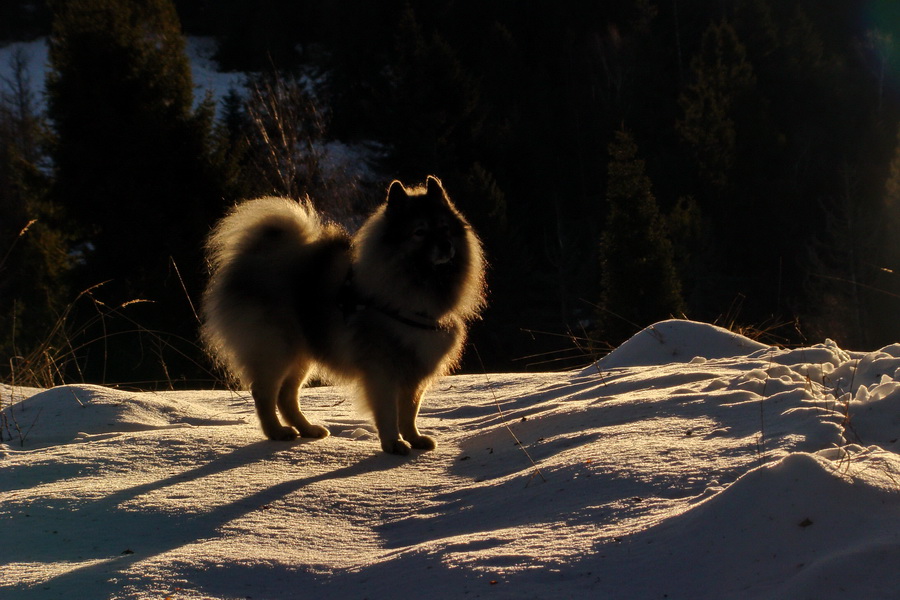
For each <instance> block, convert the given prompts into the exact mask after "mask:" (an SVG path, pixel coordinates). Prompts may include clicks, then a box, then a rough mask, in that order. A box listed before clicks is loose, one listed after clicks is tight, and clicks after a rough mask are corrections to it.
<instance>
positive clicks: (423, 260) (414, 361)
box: [202, 177, 484, 454]
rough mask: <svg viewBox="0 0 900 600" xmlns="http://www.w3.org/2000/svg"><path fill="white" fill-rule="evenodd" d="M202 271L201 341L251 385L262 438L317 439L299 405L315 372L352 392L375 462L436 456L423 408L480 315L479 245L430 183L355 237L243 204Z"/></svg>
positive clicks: (277, 201) (394, 200)
mask: <svg viewBox="0 0 900 600" xmlns="http://www.w3.org/2000/svg"><path fill="white" fill-rule="evenodd" d="M207 258H208V262H209V266H210V271H211V276H210V281H209V285H208V286H207V289H206V292H205V294H204V298H203V316H204V324H203V327H202V336H203V339H204V342H205V343H206V345H207V348H208V350H209V351H210V353H211V354H212V355H213V356H214V357H215V358H216V359H217V360H218V361H219V362H220V363H222V364H223V365H224V366H225V367H226V368H227V369H228V370H229V371H230V372H231V373H232V374H233V375H235V376H236V377H237V378H238V379H239V380H240V381H241V382H242V383H243V384H244V385H249V387H250V390H251V392H252V395H253V400H254V402H255V403H256V411H257V414H258V416H259V420H260V423H261V425H262V429H263V432H264V433H265V435H266V436H268V437H269V438H270V439H273V440H291V439H294V438H295V437H296V436H297V434H298V432H299V435H301V436H303V437H313V438H321V437H325V436H327V435H328V430H327V429H326V428H325V427H322V426H320V425H314V424H312V423H310V422H309V421H308V420H307V418H306V417H305V416H304V415H303V413H302V412H301V410H300V406H299V403H298V398H297V393H298V389H299V388H300V386H301V385H303V382H304V381H305V380H306V378H307V377H308V376H309V374H310V373H311V372H312V370H313V369H316V370H317V372H318V373H320V374H322V375H324V376H326V377H330V378H331V379H333V380H340V381H350V382H355V383H358V384H359V392H360V394H361V396H362V397H363V399H364V401H365V404H364V406H365V407H367V408H368V409H369V410H371V412H372V415H373V417H374V420H375V425H376V427H377V428H378V435H379V438H380V439H381V447H382V449H384V451H385V452H390V453H395V454H407V453H408V452H409V450H410V447H413V448H419V449H423V450H429V449H432V448H434V440H433V439H432V438H430V437H428V436H425V435H422V434H421V433H419V430H418V429H417V427H416V416H417V414H418V411H419V403H420V402H421V399H422V394H423V393H424V391H425V389H426V387H427V386H428V384H429V382H430V381H431V380H433V379H434V378H435V377H438V376H440V375H443V374H445V373H447V372H448V371H449V370H450V369H451V368H453V367H454V366H455V365H456V364H457V362H458V360H459V357H460V355H461V354H462V348H463V343H464V341H465V338H466V328H467V322H468V321H470V320H472V319H473V318H476V317H477V316H478V314H479V312H480V310H481V308H482V307H483V305H484V261H483V257H482V251H481V243H480V241H479V240H478V237H477V236H476V235H475V233H474V232H473V231H472V228H471V227H470V226H469V224H468V222H466V220H465V218H464V217H463V216H462V215H461V214H460V213H459V212H458V211H457V209H456V208H455V207H454V205H453V204H452V202H451V201H450V199H449V198H448V196H447V194H446V192H445V191H444V188H443V186H442V185H441V182H440V181H439V180H438V179H437V178H435V177H428V179H427V181H426V184H425V186H423V187H420V188H415V189H407V188H405V187H404V186H403V185H402V184H401V183H400V182H398V181H395V182H393V183H392V184H391V186H390V188H389V190H388V197H387V201H386V202H385V203H384V204H383V205H381V206H380V207H379V208H378V209H377V210H376V211H375V212H374V213H373V214H372V215H371V216H370V217H369V218H368V220H367V221H366V222H365V223H364V224H363V226H362V227H361V228H360V230H359V232H358V233H357V234H356V235H355V236H353V237H351V236H350V235H348V234H347V232H346V231H344V230H343V229H342V228H340V227H339V226H337V225H334V224H326V223H323V221H322V220H321V219H320V218H319V216H318V215H317V214H316V213H315V211H314V210H313V209H312V207H311V206H309V204H308V203H306V204H303V203H298V202H295V201H293V200H289V199H285V198H271V197H270V198H260V199H257V200H250V201H247V202H244V203H242V204H239V205H238V206H236V207H235V208H234V209H232V211H231V212H230V213H229V214H228V215H227V216H225V218H223V219H222V220H221V221H220V222H219V223H218V225H217V226H216V227H215V229H214V230H213V231H212V233H211V235H210V236H209V239H208V241H207ZM276 408H277V410H276ZM278 412H280V413H281V419H283V421H284V422H285V423H286V424H283V423H282V421H281V420H280V419H279V417H278V414H277V413H278ZM401 436H402V437H401Z"/></svg>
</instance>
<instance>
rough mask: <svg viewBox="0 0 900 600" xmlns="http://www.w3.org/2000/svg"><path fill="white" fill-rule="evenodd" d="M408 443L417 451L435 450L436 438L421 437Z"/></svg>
mask: <svg viewBox="0 0 900 600" xmlns="http://www.w3.org/2000/svg"><path fill="white" fill-rule="evenodd" d="M407 441H408V442H409V445H410V446H412V447H413V448H415V449H416V450H434V448H435V445H436V444H435V443H434V438H432V437H429V436H427V435H419V436H416V437H414V438H412V439H409V440H407Z"/></svg>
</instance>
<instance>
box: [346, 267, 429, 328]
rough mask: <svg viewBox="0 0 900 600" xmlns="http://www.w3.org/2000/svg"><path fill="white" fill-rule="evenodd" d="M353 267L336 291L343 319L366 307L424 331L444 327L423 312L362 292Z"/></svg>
mask: <svg viewBox="0 0 900 600" xmlns="http://www.w3.org/2000/svg"><path fill="white" fill-rule="evenodd" d="M353 279H354V278H353V269H352V268H351V269H350V270H348V271H347V277H346V278H344V283H343V284H342V285H341V289H340V292H339V293H338V307H339V308H340V309H341V312H343V313H344V319H345V320H346V319H348V318H350V316H351V315H353V314H355V313H357V312H361V311H364V310H367V309H371V310H375V311H378V312H380V313H381V314H383V315H384V316H386V317H390V318H391V319H393V320H394V321H397V322H398V323H402V324H403V325H406V326H407V327H413V328H415V329H423V330H425V331H442V330H444V329H445V327H443V326H442V325H441V324H440V322H439V321H438V320H437V319H436V318H435V317H434V316H432V315H429V314H428V313H424V312H415V313H406V312H404V311H400V310H397V309H395V308H393V307H391V306H388V305H386V304H384V303H383V302H379V301H377V300H375V299H374V298H372V297H370V296H367V295H365V294H363V293H362V292H361V291H360V290H359V288H358V287H357V286H356V284H355V283H354V281H353Z"/></svg>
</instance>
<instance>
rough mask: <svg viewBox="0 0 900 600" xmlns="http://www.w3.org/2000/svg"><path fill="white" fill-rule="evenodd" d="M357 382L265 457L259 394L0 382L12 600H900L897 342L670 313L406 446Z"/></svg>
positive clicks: (487, 389)
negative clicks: (421, 448)
mask: <svg viewBox="0 0 900 600" xmlns="http://www.w3.org/2000/svg"><path fill="white" fill-rule="evenodd" d="M345 392H346V390H343V389H340V388H333V387H319V388H312V389H307V390H304V391H303V392H302V400H303V403H304V406H305V409H306V410H307V412H308V414H309V415H310V416H311V417H312V418H313V419H314V420H315V421H317V422H321V423H324V424H326V425H328V426H329V427H330V429H331V432H332V436H331V437H330V438H327V439H325V440H318V441H297V442H290V443H275V442H269V441H265V440H263V439H262V436H261V434H260V432H259V429H258V427H257V425H256V422H255V417H254V415H253V409H252V402H251V401H250V400H249V397H248V395H247V394H246V393H245V392H239V393H232V392H212V391H191V392H132V391H126V390H115V389H110V388H105V387H100V386H88V385H73V386H62V387H58V388H54V389H50V390H25V389H21V388H10V387H0V404H2V406H3V407H4V410H3V412H2V417H0V423H2V424H3V429H2V432H3V439H4V444H3V445H2V446H0V519H2V520H3V523H4V527H3V529H2V532H3V543H2V544H0V597H4V598H5V597H15V598H23V599H52V598H70V597H73V595H74V596H77V597H85V598H116V599H143V598H167V597H170V598H179V599H182V598H183V599H200V598H214V599H222V600H225V599H227V600H236V599H244V598H253V599H254V600H260V599H280V598H293V597H299V595H301V594H303V595H308V596H314V595H316V594H324V595H327V597H333V598H370V599H377V598H388V597H395V596H398V597H400V596H405V595H409V594H415V595H416V596H424V597H429V598H435V599H441V598H460V597H472V598H517V599H518V598H607V597H608V598H690V599H705V598H708V599H714V598H715V599H718V598H748V599H755V598H760V599H762V598H785V599H792V598H797V599H801V598H817V599H823V598H824V599H828V598H846V597H856V598H870V599H871V598H896V597H897V596H896V594H897V589H898V587H900V570H898V569H897V564H900V456H898V451H900V445H898V442H897V438H898V435H900V346H890V347H887V348H883V349H881V350H878V351H875V352H848V351H845V350H842V349H841V348H839V347H837V346H836V345H835V344H834V343H833V342H830V341H828V342H826V343H824V344H819V345H815V346H811V347H806V348H795V349H782V348H775V347H769V346H764V345H761V344H759V343H756V342H753V341H751V340H749V339H747V338H743V337H741V336H738V335H736V334H734V333H731V332H728V331H725V330H722V329H720V328H717V327H714V326H712V325H708V324H703V323H692V322H687V321H666V322H663V323H658V324H656V325H654V326H653V327H651V328H648V329H646V330H644V331H643V332H641V333H639V334H638V335H636V336H635V337H634V338H632V339H631V340H629V341H628V342H626V343H625V344H623V345H622V346H621V347H620V348H618V349H617V350H615V351H613V352H612V353H611V354H610V355H609V356H607V357H605V358H604V359H603V360H601V361H599V362H598V363H597V364H595V365H593V366H592V367H591V368H589V369H586V370H584V371H582V372H563V373H538V374H521V373H517V374H487V375H485V374H481V375H460V376H451V377H446V378H444V379H442V380H440V381H439V382H438V383H437V384H436V385H435V387H434V389H433V390H432V391H431V393H430V394H429V395H428V397H427V398H426V402H425V405H424V407H423V410H422V414H421V417H420V427H421V429H423V430H424V431H426V432H428V433H430V434H432V435H434V436H435V437H436V438H437V440H438V443H439V446H438V449H437V450H435V451H433V452H426V453H415V454H413V455H412V456H410V457H405V458H402V457H396V456H389V455H385V454H383V453H381V452H380V450H379V445H378V442H377V439H376V436H375V434H374V433H373V431H374V430H373V428H372V426H371V425H370V424H369V423H368V422H367V421H366V420H364V419H362V418H360V417H359V416H358V415H357V414H356V413H354V411H353V403H352V402H351V401H350V400H349V399H348V398H347V397H346V396H345ZM23 440H24V441H23ZM516 440H518V441H519V442H521V446H519V445H517V443H516ZM532 461H533V462H532Z"/></svg>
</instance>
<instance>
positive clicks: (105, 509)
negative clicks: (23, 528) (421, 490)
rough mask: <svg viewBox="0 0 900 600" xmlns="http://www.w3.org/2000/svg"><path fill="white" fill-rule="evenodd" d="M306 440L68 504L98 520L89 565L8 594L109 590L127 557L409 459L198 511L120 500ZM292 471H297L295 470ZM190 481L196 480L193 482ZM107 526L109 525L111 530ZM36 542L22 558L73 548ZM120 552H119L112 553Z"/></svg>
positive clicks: (251, 448) (86, 553)
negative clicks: (134, 505)
mask: <svg viewBox="0 0 900 600" xmlns="http://www.w3.org/2000/svg"><path fill="white" fill-rule="evenodd" d="M306 443H310V442H308V441H296V442H290V443H272V442H270V441H260V442H255V443H252V444H250V445H248V446H243V447H240V448H237V449H235V450H233V451H232V452H230V453H227V454H224V455H222V456H219V457H217V458H215V459H213V460H211V461H210V462H208V463H206V464H203V465H200V466H197V467H194V468H192V469H189V470H187V471H183V472H179V473H177V474H173V475H171V476H169V477H166V478H163V479H159V480H155V481H152V482H148V483H144V484H140V485H137V486H133V487H130V488H127V489H124V490H120V491H116V492H113V493H111V494H109V495H107V496H104V497H103V498H101V499H99V500H96V501H93V502H86V503H84V504H82V505H80V506H79V507H78V508H76V509H74V510H72V511H71V514H70V517H69V519H68V521H69V522H71V523H84V522H85V521H88V522H97V523H100V525H99V528H100V529H101V531H102V532H103V534H104V535H103V537H102V538H101V539H99V540H86V543H85V547H84V548H81V549H79V550H80V551H79V552H78V554H79V555H80V556H79V558H80V559H82V560H86V561H90V564H87V565H85V566H83V567H80V568H76V569H73V570H71V571H68V572H66V573H64V574H61V575H59V576H57V577H54V578H51V579H49V580H47V581H44V582H42V583H41V584H40V585H36V586H33V587H28V588H24V587H23V588H20V589H17V590H16V594H17V596H16V597H17V598H22V599H27V598H32V597H34V598H39V597H40V598H43V597H46V594H47V590H50V589H53V590H73V589H74V590H77V589H80V588H81V587H82V584H90V585H89V587H92V586H96V582H97V581H109V585H110V589H113V587H115V584H114V583H112V581H114V580H116V579H120V578H121V574H122V573H123V572H124V571H126V570H127V569H128V568H129V567H131V566H132V565H133V564H134V563H137V562H139V561H146V560H149V559H152V558H153V557H155V556H158V555H160V554H164V553H166V552H169V551H171V550H175V549H177V548H179V547H182V546H185V545H189V544H191V543H193V542H196V541H198V540H203V539H208V538H211V537H215V536H217V535H219V533H218V530H219V529H220V528H221V527H222V526H225V525H226V524H228V523H230V522H232V521H234V520H235V519H239V518H241V517H243V516H245V515H247V514H249V513H252V512H254V511H257V510H265V509H267V508H268V505H270V504H271V503H273V502H276V501H278V500H281V499H283V498H285V497H287V496H289V495H290V494H293V493H294V492H297V491H299V490H302V489H303V488H305V487H307V486H310V485H314V484H316V483H320V482H323V481H329V480H339V479H344V478H350V477H354V476H357V475H361V474H365V473H372V472H378V471H388V470H392V469H394V468H398V467H400V466H402V465H404V464H406V463H408V462H409V460H410V459H412V460H415V457H407V458H405V459H404V458H400V457H396V456H391V455H387V454H383V453H380V452H379V453H378V454H373V455H371V456H368V457H365V458H362V459H361V460H357V461H355V462H352V463H350V464H348V465H346V466H343V467H338V468H336V469H332V470H328V471H325V472H323V473H320V474H318V475H314V476H311V477H302V476H301V477H298V478H296V479H292V480H289V481H282V482H280V483H277V484H274V485H271V486H268V487H264V488H262V489H259V490H258V491H256V492H253V493H250V494H249V495H246V496H242V497H240V498H238V499H235V500H233V501H231V502H228V503H225V504H223V505H220V506H216V507H214V508H212V509H211V510H208V511H205V512H202V513H200V514H198V513H196V512H191V513H176V512H166V511H160V510H153V509H151V510H140V511H132V510H128V509H127V508H126V509H123V507H122V505H123V504H126V503H129V502H130V501H131V500H134V499H136V498H138V497H140V496H142V495H145V494H148V493H152V492H156V491H160V490H164V489H166V488H169V487H172V486H175V485H178V484H184V483H189V482H192V481H194V482H200V481H201V480H202V479H204V478H206V477H209V476H213V475H217V474H221V473H226V472H228V471H231V470H234V469H238V468H241V467H246V466H248V465H252V464H254V463H260V462H264V461H265V460H267V459H270V458H272V457H274V456H276V455H279V454H282V453H284V452H290V451H291V450H296V449H297V446H300V445H304V444H306ZM299 473H301V472H300V471H299V469H298V474H299ZM198 485H202V484H200V483H198ZM31 508H32V510H31V513H32V514H33V515H35V516H37V515H38V514H39V513H41V512H43V509H42V508H41V507H39V506H32V507H31ZM53 510H55V508H54V507H53V506H52V505H51V506H48V507H47V511H48V512H49V511H53ZM63 527H64V526H63ZM78 531H79V530H78V529H73V532H72V534H73V535H74V534H76V533H77V532H78ZM109 532H112V535H110V533H109ZM53 533H54V534H56V533H57V532H56V531H54V532H53ZM59 533H60V534H64V533H65V532H63V531H59ZM112 536H120V538H121V542H120V545H121V547H119V546H118V545H117V546H113V545H112V544H113V543H115V542H113V541H112V540H111V539H110V538H111V537H112ZM39 547H40V548H41V549H40V550H36V551H35V552H34V553H33V554H32V555H31V556H29V560H34V561H39V562H48V563H49V562H60V561H68V560H72V558H73V557H72V556H69V554H71V553H72V552H73V549H72V548H71V546H61V547H60V548H59V549H56V548H52V547H51V545H50V544H40V546H39ZM120 552H121V554H119V553H120ZM62 553H65V555H62ZM117 554H118V555H117Z"/></svg>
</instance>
